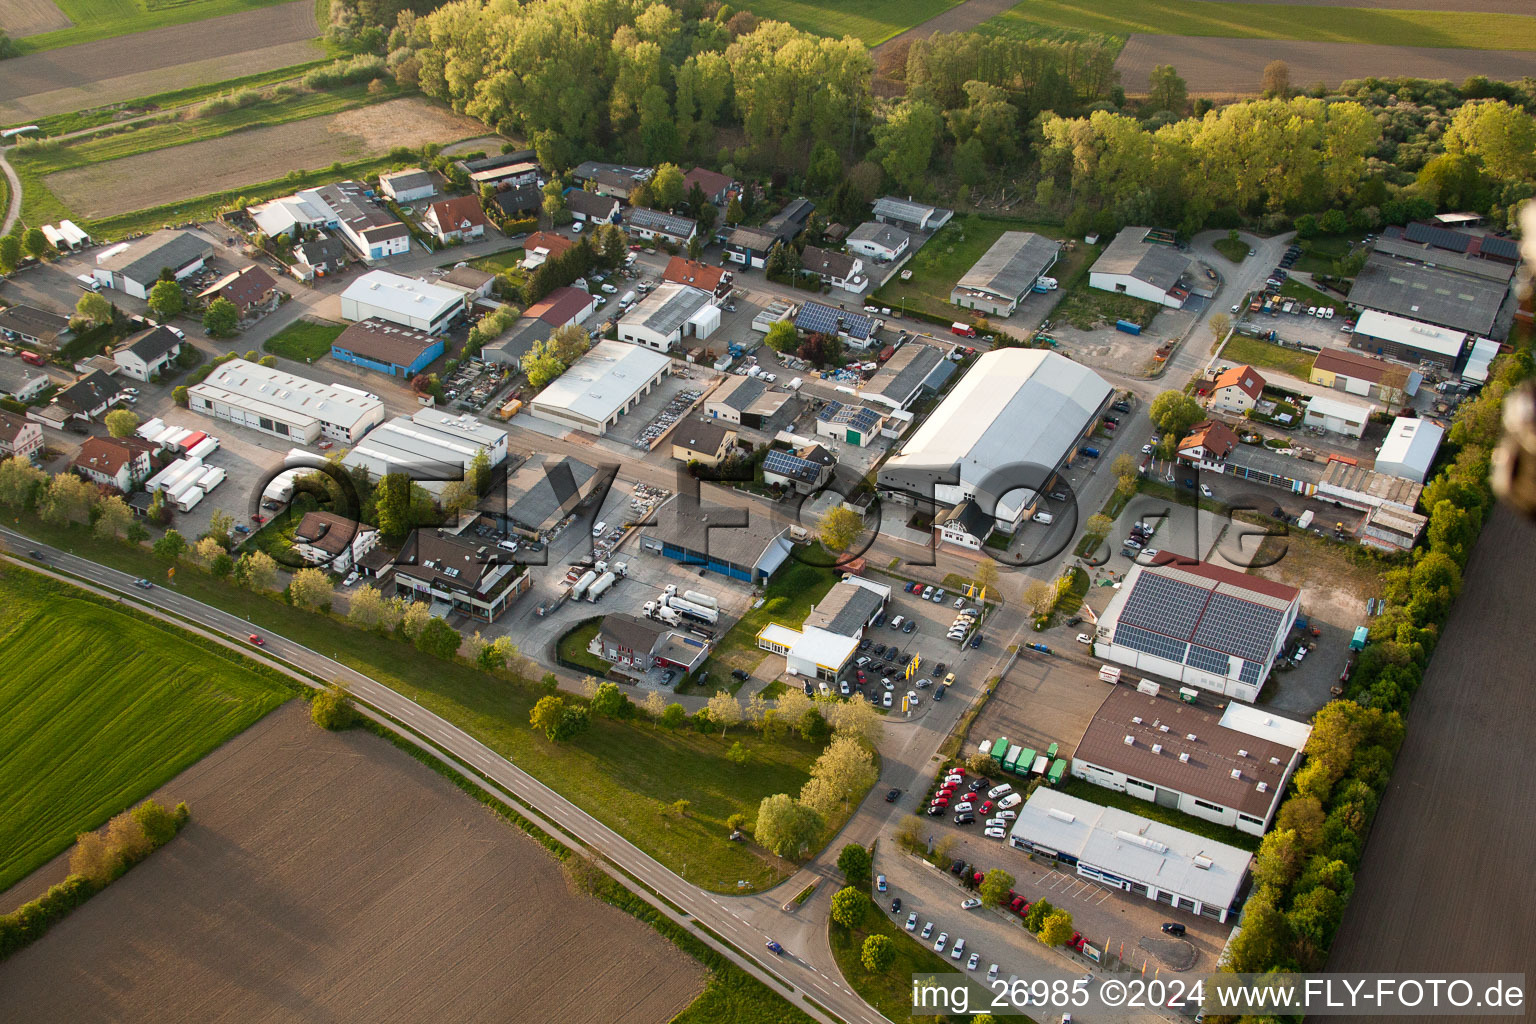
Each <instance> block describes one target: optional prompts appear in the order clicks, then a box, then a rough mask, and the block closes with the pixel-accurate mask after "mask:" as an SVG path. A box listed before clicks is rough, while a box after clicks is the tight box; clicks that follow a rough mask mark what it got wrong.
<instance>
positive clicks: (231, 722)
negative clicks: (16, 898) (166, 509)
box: [0, 565, 292, 890]
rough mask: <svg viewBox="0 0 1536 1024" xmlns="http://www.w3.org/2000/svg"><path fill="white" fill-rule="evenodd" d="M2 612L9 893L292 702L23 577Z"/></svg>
mask: <svg viewBox="0 0 1536 1024" xmlns="http://www.w3.org/2000/svg"><path fill="white" fill-rule="evenodd" d="M3 573H4V584H3V585H4V589H5V595H6V599H5V601H4V602H0V664H3V665H5V666H6V670H5V672H4V673H0V751H4V755H3V756H0V792H3V793H6V794H7V797H6V800H5V801H4V802H3V803H0V890H3V889H5V888H7V887H9V886H10V885H11V884H12V883H13V882H15V881H16V880H17V879H19V878H22V877H24V876H25V875H27V874H28V873H29V872H30V871H32V870H33V869H34V868H36V867H38V866H39V865H41V864H43V863H45V862H46V861H47V860H48V859H49V858H50V857H53V856H54V855H55V854H57V853H59V851H61V850H63V849H65V848H66V847H67V846H69V845H70V844H71V843H72V842H74V838H75V835H76V833H78V832H83V831H85V830H87V829H92V828H95V827H96V826H98V825H100V824H101V823H102V822H104V821H106V820H107V819H108V818H110V817H111V816H112V815H114V814H116V813H117V812H119V811H121V810H123V809H124V808H125V807H127V806H128V805H129V804H131V803H134V802H135V801H137V800H139V799H141V798H142V797H143V796H145V795H146V794H147V793H149V792H150V791H151V790H153V789H154V788H155V787H157V786H159V785H161V784H163V783H164V782H165V781H166V780H167V779H169V778H171V777H172V776H173V775H175V774H176V773H177V772H179V771H181V770H182V769H184V768H186V767H187V766H188V765H190V764H193V763H194V762H196V761H197V760H198V759H199V758H201V757H203V756H204V755H205V754H207V753H208V752H209V751H211V750H214V749H215V748H216V747H218V746H219V745H220V744H222V743H224V742H225V741H226V740H228V739H229V738H230V737H231V736H234V735H236V734H238V733H240V732H242V731H243V730H245V729H246V728H248V727H249V726H250V725H251V724H252V723H253V722H255V721H257V720H258V719H260V718H261V717H262V716H263V715H265V714H266V713H267V712H269V711H271V710H272V709H273V708H274V707H276V706H277V705H279V704H281V703H282V702H283V701H285V700H287V699H288V698H289V697H290V696H292V691H291V690H289V689H288V688H287V687H286V686H284V685H283V684H282V683H279V682H277V681H276V680H275V679H273V678H268V677H267V676H266V675H265V674H264V673H261V672H258V671H256V669H255V666H253V665H251V664H250V663H249V662H246V661H244V659H242V658H240V657H239V656H238V655H235V654H233V653H230V652H223V651H222V650H221V651H218V652H215V651H214V650H213V649H211V648H204V647H202V646H201V645H199V644H197V643H194V642H193V641H192V640H191V639H190V638H188V637H186V636H185V635H184V634H179V633H178V632H177V631H175V630H173V629H171V628H170V627H163V626H160V625H157V624H153V623H150V622H148V621H146V620H142V619H139V618H136V617H134V616H131V615H129V614H127V613H126V612H123V611H120V610H118V609H117V608H114V607H111V606H109V605H106V604H105V603H102V602H98V601H96V600H94V599H91V598H88V597H85V596H82V595H80V592H78V591H75V590H74V589H73V588H70V587H67V586H65V585H63V584H58V583H54V582H52V581H50V580H47V579H45V578H44V577H41V576H38V575H36V574H34V573H31V572H28V571H27V570H25V569H21V568H19V567H17V566H15V565H7V566H5V567H4V569H3Z"/></svg>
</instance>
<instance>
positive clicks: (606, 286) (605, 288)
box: [602, 281, 618, 295]
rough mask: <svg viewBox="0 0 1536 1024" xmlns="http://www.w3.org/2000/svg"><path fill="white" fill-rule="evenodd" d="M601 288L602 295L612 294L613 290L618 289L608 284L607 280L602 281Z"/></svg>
mask: <svg viewBox="0 0 1536 1024" xmlns="http://www.w3.org/2000/svg"><path fill="white" fill-rule="evenodd" d="M602 288H603V294H604V295H612V294H613V293H614V292H616V291H618V289H617V288H615V287H614V286H613V285H611V284H609V283H608V282H607V281H604V282H603V285H602Z"/></svg>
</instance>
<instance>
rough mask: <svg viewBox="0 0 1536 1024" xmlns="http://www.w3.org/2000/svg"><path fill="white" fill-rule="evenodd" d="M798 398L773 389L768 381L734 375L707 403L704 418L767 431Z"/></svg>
mask: <svg viewBox="0 0 1536 1024" xmlns="http://www.w3.org/2000/svg"><path fill="white" fill-rule="evenodd" d="M794 397H795V396H794V394H793V392H789V391H775V390H772V389H771V388H769V387H768V382H767V381H765V380H762V379H760V378H757V377H749V376H747V375H746V374H733V375H732V376H729V377H727V378H725V380H724V381H723V382H722V383H721V385H720V386H719V387H718V388H716V389H715V390H714V391H713V392H712V393H711V394H710V395H709V397H708V398H706V399H705V400H704V415H706V416H708V417H709V418H710V419H718V420H721V421H722V422H725V423H735V424H737V425H738V426H743V427H752V428H753V429H756V430H766V429H768V424H769V421H771V420H772V419H773V418H774V417H775V416H777V415H778V414H779V412H780V410H782V409H783V408H784V406H785V404H786V403H788V402H790V401H792V400H793V399H794Z"/></svg>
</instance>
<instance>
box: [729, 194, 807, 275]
mask: <svg viewBox="0 0 1536 1024" xmlns="http://www.w3.org/2000/svg"><path fill="white" fill-rule="evenodd" d="M814 212H816V207H815V206H814V205H813V204H812V203H811V202H810V200H808V199H796V200H793V201H791V202H789V203H786V204H785V206H784V209H782V210H780V211H779V212H778V213H776V214H774V215H773V216H772V217H770V218H769V219H768V222H767V223H766V224H764V225H763V226H762V227H760V228H758V227H739V228H736V229H734V230H733V231H731V233H730V234H729V235H727V236H726V241H725V258H726V259H728V260H731V261H732V262H734V263H740V264H742V265H743V266H748V267H756V268H758V269H762V267H763V265H764V264H765V263H766V262H767V260H768V254H769V253H770V252H772V251H773V247H774V246H775V245H788V244H789V243H790V242H792V241H794V239H795V236H796V235H798V234H800V232H802V231H804V230H805V225H806V222H807V221H809V220H810V219H811V214H812V213H814Z"/></svg>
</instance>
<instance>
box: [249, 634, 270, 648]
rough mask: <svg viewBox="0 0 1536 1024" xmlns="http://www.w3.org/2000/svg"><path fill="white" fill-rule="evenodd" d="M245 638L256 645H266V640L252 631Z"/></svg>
mask: <svg viewBox="0 0 1536 1024" xmlns="http://www.w3.org/2000/svg"><path fill="white" fill-rule="evenodd" d="M246 639H247V640H249V641H250V642H251V643H253V644H255V645H256V646H257V647H265V646H267V642H266V641H265V640H263V639H262V638H261V637H259V636H257V635H256V634H255V633H252V634H251V635H250V636H248V637H246Z"/></svg>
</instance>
